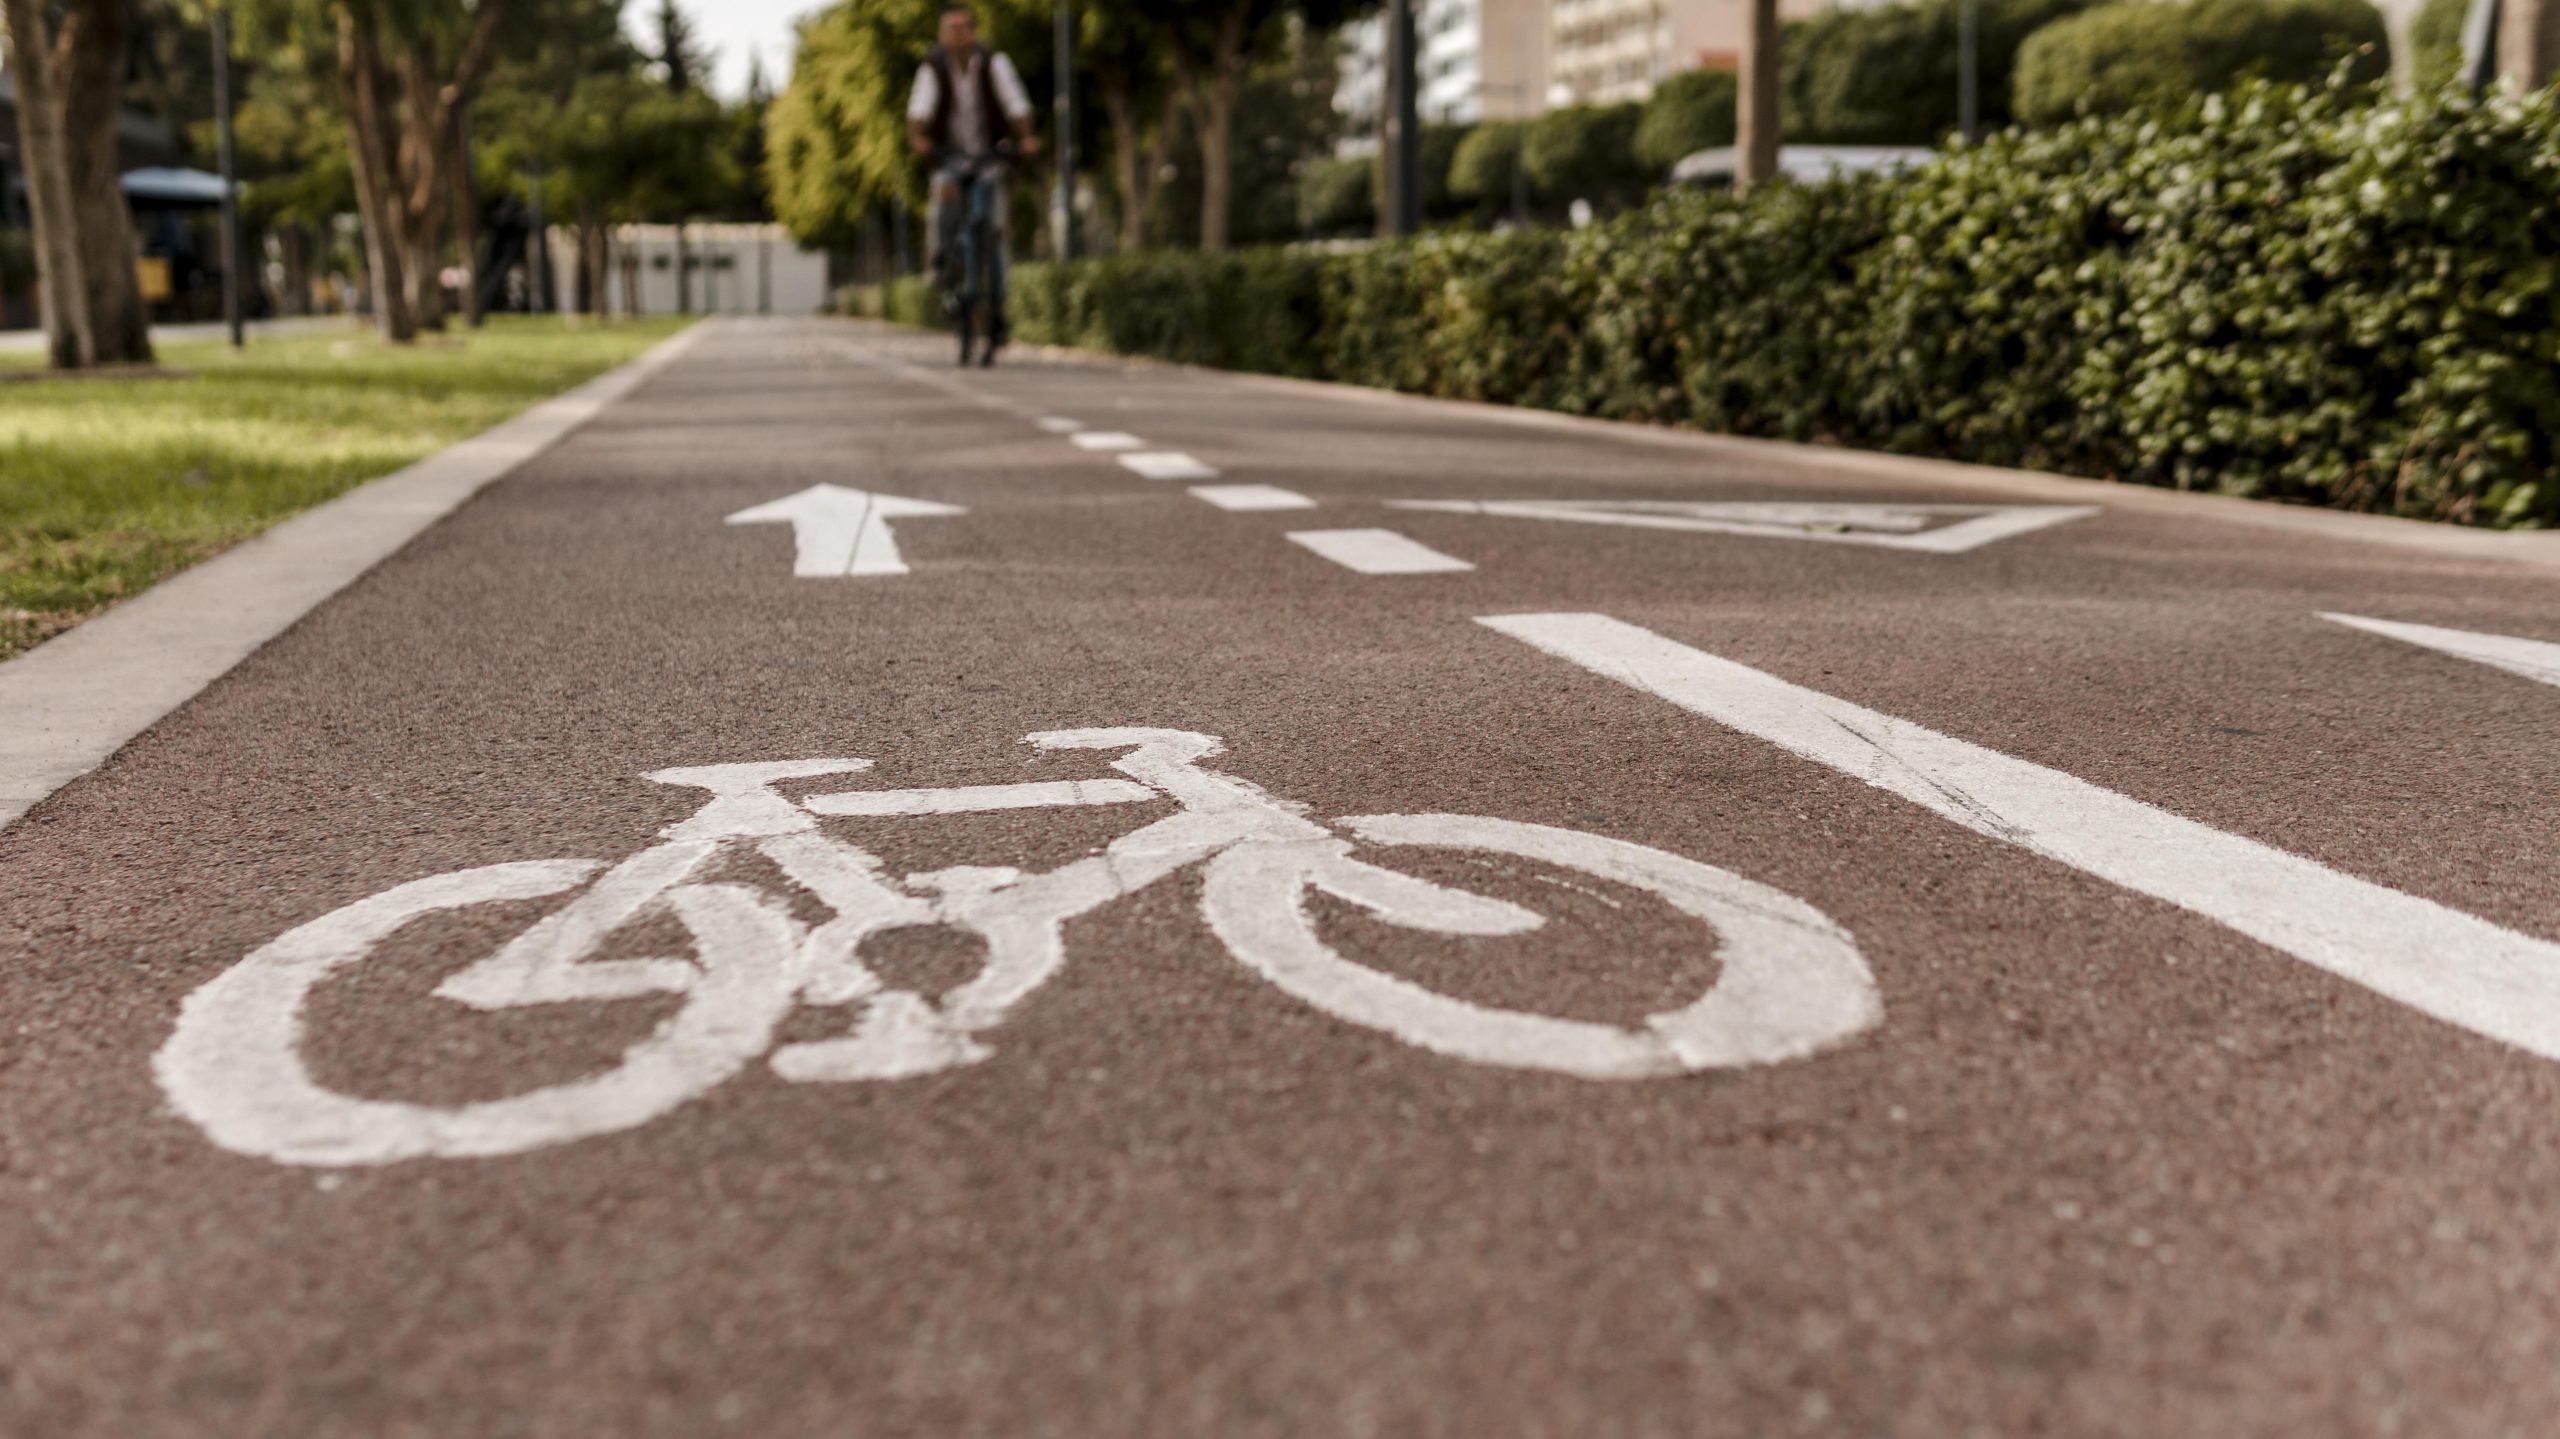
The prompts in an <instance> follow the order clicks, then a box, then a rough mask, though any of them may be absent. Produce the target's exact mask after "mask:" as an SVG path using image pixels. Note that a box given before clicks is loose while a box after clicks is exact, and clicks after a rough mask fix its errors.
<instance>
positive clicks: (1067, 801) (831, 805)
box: [800, 779, 1156, 815]
mask: <svg viewBox="0 0 2560 1439" xmlns="http://www.w3.org/2000/svg"><path fill="white" fill-rule="evenodd" d="M1154 798H1156V792H1155V791H1154V790H1151V789H1149V788H1147V787H1146V786H1145V785H1142V784H1132V783H1131V782H1129V781H1128V780H1125V779H1062V780H1050V781H1046V782H1043V783H1039V784H976V785H957V786H953V787H951V788H948V789H857V790H848V791H846V792H845V793H843V794H813V795H811V796H809V797H808V798H807V799H804V800H802V801H801V802H800V804H801V807H802V808H804V809H806V810H808V811H809V812H810V813H812V814H832V815H846V814H883V815H885V814H984V813H987V812H990V811H993V810H1005V809H1064V808H1070V807H1073V806H1077V805H1095V804H1144V803H1146V802H1147V801H1148V800H1151V799H1154Z"/></svg>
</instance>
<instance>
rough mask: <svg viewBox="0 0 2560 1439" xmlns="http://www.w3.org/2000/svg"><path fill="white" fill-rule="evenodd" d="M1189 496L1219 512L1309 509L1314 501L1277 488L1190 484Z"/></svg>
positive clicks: (1275, 486)
mask: <svg viewBox="0 0 2560 1439" xmlns="http://www.w3.org/2000/svg"><path fill="white" fill-rule="evenodd" d="M1191 493H1192V494H1193V495H1194V496H1195V497H1197V498H1199V499H1203V500H1206V501H1208V502H1209V503H1210V504H1213V505H1216V506H1217V507H1218V508H1219V509H1222V510H1312V509H1314V508H1315V507H1316V502H1315V501H1313V500H1311V499H1308V498H1307V497H1306V496H1304V495H1302V494H1299V493H1298V492H1297V491H1296V490H1284V489H1282V488H1280V487H1279V486H1278V485H1193V486H1192V487H1191Z"/></svg>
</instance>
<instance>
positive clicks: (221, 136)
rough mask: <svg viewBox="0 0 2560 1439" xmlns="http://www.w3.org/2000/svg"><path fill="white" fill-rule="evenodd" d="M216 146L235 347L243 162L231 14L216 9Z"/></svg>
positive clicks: (243, 329)
mask: <svg viewBox="0 0 2560 1439" xmlns="http://www.w3.org/2000/svg"><path fill="white" fill-rule="evenodd" d="M213 128H214V149H215V151H216V152H217V153H218V154H219V156H220V158H221V164H222V320H223V324H224V325H226V326H227V327H228V328H229V329H230V331H231V348H233V349H235V350H237V349H241V348H243V347H245V346H246V345H247V344H248V342H249V336H248V327H247V325H246V323H245V322H244V321H243V319H242V317H241V314H240V164H239V153H238V147H237V145H236V144H235V143H234V140H233V137H232V133H231V17H230V16H229V15H228V14H226V13H225V12H224V10H223V8H222V7H221V6H219V5H217V6H215V7H214V9H213Z"/></svg>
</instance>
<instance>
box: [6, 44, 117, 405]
mask: <svg viewBox="0 0 2560 1439" xmlns="http://www.w3.org/2000/svg"><path fill="white" fill-rule="evenodd" d="M0 5H5V11H4V12H0V13H5V14H6V15H7V17H8V21H9V71H10V73H11V74H12V75H14V76H15V77H16V78H17V82H18V150H19V155H20V160H19V164H20V166H21V168H23V169H24V170H25V172H26V181H27V201H28V208H29V209H30V210H32V211H33V218H34V221H35V232H36V282H37V287H38V290H39V292H40V298H41V300H42V302H43V305H44V327H45V333H46V339H47V342H48V345H47V348H48V349H49V350H50V351H51V354H52V357H53V364H54V367H55V368H56V369H63V370H72V369H80V368H82V367H85V366H88V365H92V364H95V363H97V357H98V350H97V346H96V345H95V344H94V343H93V342H92V340H91V336H90V330H89V298H88V297H89V287H88V281H87V279H86V277H85V276H84V275H83V273H82V270H83V265H82V259H83V255H82V247H81V244H80V238H79V236H78V234H77V233H76V232H75V231H74V228H73V227H74V223H75V222H74V218H73V211H72V203H71V173H70V170H69V167H68V166H67V165H66V164H65V161H64V155H63V144H62V125H61V115H62V111H61V108H60V106H59V104H58V103H57V101H56V98H55V93H54V91H55V86H54V73H53V43H52V38H51V36H50V35H48V34H47V33H46V26H45V20H44V0H0Z"/></svg>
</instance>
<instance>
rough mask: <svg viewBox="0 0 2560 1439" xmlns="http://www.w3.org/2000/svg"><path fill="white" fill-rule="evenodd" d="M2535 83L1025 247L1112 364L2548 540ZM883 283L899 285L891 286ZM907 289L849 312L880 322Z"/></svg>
mask: <svg viewBox="0 0 2560 1439" xmlns="http://www.w3.org/2000/svg"><path fill="white" fill-rule="evenodd" d="M2555 106H2560V100H2555V98H2554V96H2553V95H2552V94H2548V93H2546V94H2544V95H2541V96H2537V97H2534V98H2531V99H2519V98H2516V97H2512V96H2504V95H2501V96H2497V97H2493V98H2492V99H2490V100H2488V101H2486V102H2475V101H2473V100H2472V99H2470V98H2469V97H2468V96H2465V95H2462V94H2460V93H2459V92H2436V93H2431V94H2422V95H2420V96H2418V97H2416V98H2414V99H2411V100H2407V101H2381V102H2376V101H2374V100H2373V98H2372V97H2371V96H2370V95H2369V94H2368V93H2367V92H2366V91H2364V90H2363V89H2361V88H2360V87H2357V86H2353V85H2334V86H2330V87H2326V88H2323V89H2318V90H2311V89H2304V88H2301V87H2278V86H2265V85H2254V84H2253V85H2244V86H2243V87H2241V89H2240V90H2239V91H2238V92H2236V93H2235V94H2234V95H2233V96H2231V97H2229V98H2228V99H2213V100H2208V101H2205V102H2203V103H2200V104H2196V105H2191V106H2187V107H2184V108H2183V109H2181V110H2179V111H2177V112H2174V113H2172V114H2170V115H2167V116H2163V117H2154V118H2150V119H2146V120H2143V121H2140V122H2138V123H2128V122H2126V121H2123V120H2107V119H2088V120H2080V121H2074V122H2070V123H2067V124H2063V125H2060V126H2056V127H2053V128H2050V129H2044V130H2024V131H2010V132H2006V133H2003V134H1998V135H1995V136H1993V137H1991V138H1990V139H1989V140H1987V141H1986V142H1985V143H1984V144H1982V145H1979V146H1972V147H1959V148H1955V149H1951V150H1949V151H1947V152H1945V153H1943V154H1942V155H1940V156H1939V158H1938V160H1937V161H1936V162H1935V163H1934V164H1932V165H1930V166H1928V167H1925V168H1923V169H1920V170H1917V171H1913V172H1909V173H1906V174H1902V175H1898V176H1892V177H1873V176H1870V177H1864V178H1857V179H1847V180H1839V181H1832V182H1828V183H1823V184H1787V185H1773V186H1768V187H1765V188H1763V189H1762V190H1760V191H1757V192H1755V193H1753V194H1751V195H1748V196H1741V197H1737V196H1734V195H1732V194H1730V193H1701V192H1678V193H1671V194H1666V195H1663V196H1661V197H1659V198H1657V199H1655V200H1654V201H1653V202H1652V203H1650V204H1648V205H1645V206H1644V207H1642V208H1639V209H1635V210H1631V211H1628V212H1626V213H1623V214H1620V215H1617V216H1615V217H1612V218H1610V219H1607V220H1604V221H1602V222H1601V223H1599V224H1596V225H1593V226H1591V227H1590V228H1588V229H1585V230H1581V231H1575V232H1558V231H1552V230H1539V231H1524V232H1518V233H1509V234H1500V235H1452V236H1434V237H1427V238H1424V239H1420V240H1416V241H1410V242H1400V243H1391V244H1376V245H1369V246H1363V247H1359V248H1347V247H1333V248H1317V247H1291V248H1286V249H1271V250H1259V251H1250V252H1242V253H1238V254H1233V255H1224V256H1202V255H1195V254H1184V253H1150V254H1146V255H1139V256H1124V257H1120V258H1116V259H1108V260H1098V261H1088V262H1082V263H1078V264H1075V265H1067V266H1025V267H1023V268H1022V270H1021V271H1020V272H1019V273H1018V275H1017V279H1016V284H1015V294H1016V306H1017V311H1018V320H1019V324H1018V329H1019V332H1020V333H1022V334H1023V335H1024V337H1025V338H1028V339H1049V340H1057V341H1061V342H1064V343H1070V344H1079V345H1085V346H1090V347H1093V348H1099V349H1106V350H1112V351H1117V352H1121V353H1130V354H1147V355H1158V356H1162V357H1165V358H1168V359H1177V360H1189V361H1193V362H1196V363H1201V364H1212V365H1223V366H1229V367H1233V368H1238V369H1249V370H1260V371H1266V372H1271V373H1278V374H1296V375H1309V376H1320V377H1325V378H1332V379H1339V380H1347V381H1350V382H1353V383H1358V384H1366V385H1375V386H1381V387H1386V388H1392V389H1400V390H1408V391H1414V392H1417V393H1424V394H1437V395H1450V396H1459V397H1464V398H1469V399H1479V400H1491V401H1499V402H1507V403H1514V404H1527V405H1537V406H1544V407H1549V408H1554V409H1560V410H1567V411H1572V412H1576V413H1581V414H1591V415H1600V416H1607V417H1611V418H1618V419H1630V420H1645V421H1654V422H1661V423H1674V424H1687V425H1696V426H1702V427H1706V428H1711V429H1718V430H1725V431H1731V432H1735V433H1743V434H1759V435H1773V436H1781V437H1786V438H1792V439H1799V440H1823V441H1832V442H1840V443H1847V444H1857V445H1866V446H1871V447H1875V448H1881V449H1890V450H1897V451H1902V452H1906V453H1916V454H1929V455H1943V456H1950V457H1954V458H1959V459H1966V460H1973V461H1979V462H1986V463H2001V464H2023V465H2032V466H2037V467H2042V468H2047V469H2056V470H2062V471H2066V472H2070V473H2076V474H2083V475H2089V476H2095V477H2101V478H2114V479H2122V480H2127V481H2134V482H2140V483H2144V484H2153V485H2168V486H2177V487H2180V488H2187V489H2205V490H2215V491H2220V492H2223V493H2229V494H2238V495H2253V496H2260V497H2265V498H2272V499H2280V500H2285V501H2290V502H2296V503H2308V504H2323V505H2332V506H2337V507H2341V508H2348V509H2357V510H2367V511H2375V512H2381V513H2388V514H2401V515H2413V516H2421V517H2427V518H2434V519H2442V520H2452V521H2458V522H2463V523H2472V524H2493V525H2518V524H2527V525H2551V524H2555V523H2560V483H2555V475H2560V109H2555ZM909 288H912V287H909ZM906 293H907V290H906V289H902V288H900V287H892V289H891V292H890V294H889V295H887V296H884V297H883V298H882V299H881V300H880V301H879V304H880V305H881V306H882V307H883V308H885V309H888V310H891V311H897V310H900V309H902V308H904V307H906V305H907V303H908V302H907V301H906V300H904V299H903V298H901V297H902V296H904V295H905V294H906Z"/></svg>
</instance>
